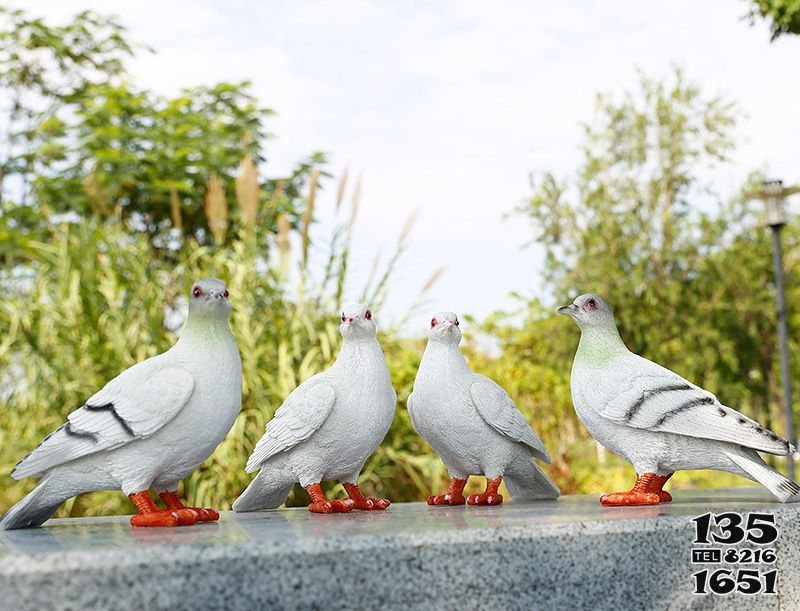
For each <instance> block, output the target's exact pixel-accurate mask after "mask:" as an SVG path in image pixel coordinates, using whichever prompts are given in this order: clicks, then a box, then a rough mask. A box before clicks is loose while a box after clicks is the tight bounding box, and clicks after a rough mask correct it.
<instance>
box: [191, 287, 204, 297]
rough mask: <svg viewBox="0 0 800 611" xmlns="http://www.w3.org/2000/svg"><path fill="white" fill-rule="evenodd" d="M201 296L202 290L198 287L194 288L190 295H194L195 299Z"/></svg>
mask: <svg viewBox="0 0 800 611" xmlns="http://www.w3.org/2000/svg"><path fill="white" fill-rule="evenodd" d="M202 294H203V289H201V288H200V287H199V286H196V287H194V288H193V289H192V295H194V296H195V297H200V295H202Z"/></svg>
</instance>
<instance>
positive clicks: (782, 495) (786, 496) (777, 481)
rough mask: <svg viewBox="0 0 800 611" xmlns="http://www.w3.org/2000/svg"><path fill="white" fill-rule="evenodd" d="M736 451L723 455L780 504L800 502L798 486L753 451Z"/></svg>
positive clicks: (747, 449) (742, 449) (746, 449)
mask: <svg viewBox="0 0 800 611" xmlns="http://www.w3.org/2000/svg"><path fill="white" fill-rule="evenodd" d="M737 449H738V450H739V451H726V452H725V454H726V455H727V456H728V458H730V459H731V460H732V461H733V462H734V463H735V464H736V465H737V466H738V467H739V468H740V469H742V470H743V471H744V472H745V473H746V474H747V475H748V476H749V477H750V478H751V479H754V480H755V481H757V482H758V483H759V484H761V485H762V486H764V487H765V488H766V489H767V490H769V491H770V492H771V493H772V494H774V495H775V497H777V499H778V500H779V501H780V502H781V503H797V502H800V485H798V484H797V483H796V482H793V481H792V480H790V479H789V478H788V477H786V476H785V475H783V474H782V473H779V472H778V471H776V470H775V469H773V468H772V467H770V466H769V465H768V464H767V463H765V462H764V460H763V459H762V458H761V457H760V456H759V455H758V454H757V453H756V452H755V451H754V450H751V449H749V448H737Z"/></svg>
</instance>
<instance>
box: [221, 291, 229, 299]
mask: <svg viewBox="0 0 800 611" xmlns="http://www.w3.org/2000/svg"><path fill="white" fill-rule="evenodd" d="M222 295H223V296H224V297H225V299H227V298H228V295H230V293H229V292H228V289H225V292H224V293H222Z"/></svg>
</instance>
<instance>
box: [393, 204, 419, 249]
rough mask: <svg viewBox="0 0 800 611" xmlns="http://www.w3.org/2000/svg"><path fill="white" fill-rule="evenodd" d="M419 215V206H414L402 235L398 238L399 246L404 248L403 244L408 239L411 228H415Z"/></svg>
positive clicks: (401, 232) (401, 231)
mask: <svg viewBox="0 0 800 611" xmlns="http://www.w3.org/2000/svg"><path fill="white" fill-rule="evenodd" d="M418 216H419V208H414V210H412V212H411V214H409V215H408V218H407V219H406V222H405V224H404V225H403V228H402V229H401V230H400V236H399V237H398V238H397V248H398V249H402V248H403V245H404V244H405V242H406V239H408V236H409V234H410V233H411V230H412V229H413V228H414V224H415V223H416V222H417V217H418Z"/></svg>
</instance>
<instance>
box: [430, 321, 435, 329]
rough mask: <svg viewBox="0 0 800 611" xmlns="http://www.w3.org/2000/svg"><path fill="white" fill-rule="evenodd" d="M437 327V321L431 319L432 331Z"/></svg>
mask: <svg viewBox="0 0 800 611" xmlns="http://www.w3.org/2000/svg"><path fill="white" fill-rule="evenodd" d="M435 326H436V319H435V318H431V329H433V328H434V327H435Z"/></svg>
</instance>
